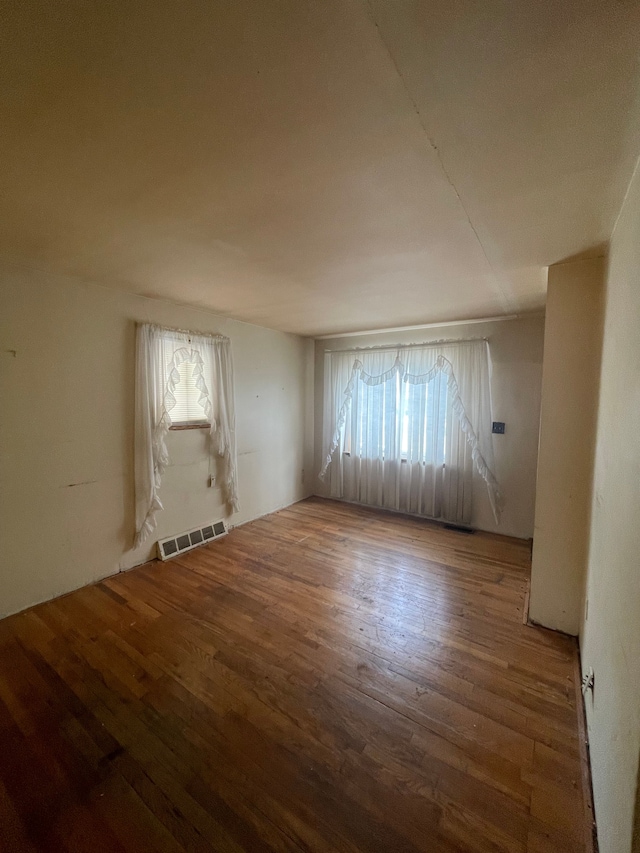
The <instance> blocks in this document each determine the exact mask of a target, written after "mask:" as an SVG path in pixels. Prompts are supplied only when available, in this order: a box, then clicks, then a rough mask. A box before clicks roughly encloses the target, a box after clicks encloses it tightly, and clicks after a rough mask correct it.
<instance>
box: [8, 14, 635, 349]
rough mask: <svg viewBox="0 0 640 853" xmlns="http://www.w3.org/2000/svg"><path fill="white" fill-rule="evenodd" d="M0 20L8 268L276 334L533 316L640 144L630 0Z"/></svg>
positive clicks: (602, 214)
mask: <svg viewBox="0 0 640 853" xmlns="http://www.w3.org/2000/svg"><path fill="white" fill-rule="evenodd" d="M0 16H1V19H0V76H1V79H2V89H1V92H0V163H1V164H2V165H1V168H0V258H4V259H8V260H11V261H14V262H18V263H24V264H28V265H31V266H34V267H38V268H39V269H44V270H50V271H52V272H60V273H66V274H69V275H75V276H79V277H82V278H85V279H91V280H94V281H97V282H100V283H102V284H107V285H110V286H113V287H118V288H123V289H127V290H131V291H134V292H136V293H141V294H145V295H150V296H159V297H165V298H169V299H173V300H175V301H179V302H184V303H191V304H195V305H199V306H203V307H206V308H208V309H211V310H213V311H216V312H219V313H223V314H228V315H230V316H233V317H237V318H240V319H244V320H248V321H251V322H254V323H259V324H262V325H265V326H270V327H273V328H278V329H283V330H286V331H292V332H298V333H301V334H327V333H331V332H340V331H352V330H358V329H370V328H383V327H389V326H400V325H409V324H420V323H428V322H435V321H439V320H443V321H444V320H452V319H464V318H470V317H480V316H487V315H498V314H505V313H513V312H525V311H529V310H535V309H538V308H540V307H541V306H542V305H543V304H544V294H545V288H546V266H547V265H549V264H552V263H555V262H558V261H561V260H563V259H566V258H568V257H571V256H575V255H579V254H582V253H587V254H589V253H598V252H600V251H601V250H602V244H603V243H605V242H606V240H607V238H608V237H609V236H610V233H611V230H612V227H613V224H614V222H615V217H616V215H617V212H618V210H619V208H620V205H621V202H622V198H623V195H624V192H625V189H626V186H627V183H628V180H629V178H630V176H631V172H632V169H633V164H634V161H635V158H636V156H637V154H638V149H639V148H640V144H639V142H638V138H639V132H640V111H639V110H638V109H637V106H638V101H637V97H638V80H639V67H638V56H639V55H640V52H639V47H640V3H638V2H637V0H632V1H631V0H630V2H625V0H620V2H616V1H615V0H610V2H587V0H562V2H550V0H549V2H540V0H478V2H469V0H465V2H463V0H431V2H418V0H395V2H392V1H391V0H369V2H367V0H322V2H316V0H225V2H221V0H213V2H212V0H181V2H177V0H148V2H143V0H109V2H108V3H87V2H83V0H59V2H51V0H41V2H34V0H15V2H14V1H13V0H12V2H9V3H6V4H3V7H2V11H1V12H0Z"/></svg>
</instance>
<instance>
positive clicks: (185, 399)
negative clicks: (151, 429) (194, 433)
mask: <svg viewBox="0 0 640 853" xmlns="http://www.w3.org/2000/svg"><path fill="white" fill-rule="evenodd" d="M185 350H186V352H184V353H182V355H183V356H185V360H184V361H179V363H176V352H175V351H174V348H173V347H170V346H169V347H166V351H165V364H166V370H167V376H168V375H169V373H170V371H171V370H172V369H175V370H177V372H178V373H179V375H180V378H179V379H178V381H177V383H176V385H175V387H174V388H173V389H172V392H171V393H172V395H173V398H174V399H175V403H174V405H173V407H172V408H171V410H170V416H171V427H170V429H198V428H203V427H208V426H210V419H209V418H208V417H207V413H206V410H205V406H206V399H207V398H206V397H204V396H203V393H202V389H201V387H199V384H200V386H201V385H202V383H199V382H198V380H199V377H200V376H202V378H203V380H204V384H205V386H206V388H207V393H208V396H209V398H211V395H212V392H213V379H212V377H211V371H210V370H208V369H207V365H206V363H205V364H202V365H199V362H198V361H196V360H194V359H193V358H192V353H194V352H197V351H196V350H190V349H188V348H185ZM178 353H180V350H178ZM203 361H204V359H203ZM199 367H200V369H199Z"/></svg>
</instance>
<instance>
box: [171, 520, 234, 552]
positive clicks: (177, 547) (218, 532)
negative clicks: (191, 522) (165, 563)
mask: <svg viewBox="0 0 640 853" xmlns="http://www.w3.org/2000/svg"><path fill="white" fill-rule="evenodd" d="M226 535H227V528H226V527H225V525H224V521H215V522H214V523H213V524H207V525H205V526H204V527H195V528H194V529H193V530H187V532H186V533H180V534H179V535H178V536H170V537H169V538H168V539H159V540H158V557H159V558H160V559H161V560H169V559H171V557H177V556H178V554H184V552H185V551H191V549H192V548H197V547H198V545H204V544H205V543H206V542H211V541H212V540H213V539H219V538H220V537H221V536H226Z"/></svg>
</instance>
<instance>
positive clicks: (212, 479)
mask: <svg viewBox="0 0 640 853" xmlns="http://www.w3.org/2000/svg"><path fill="white" fill-rule="evenodd" d="M215 484H216V478H215V477H214V476H213V475H212V474H209V482H208V486H209V488H210V489H212V488H213V487H214V486H215Z"/></svg>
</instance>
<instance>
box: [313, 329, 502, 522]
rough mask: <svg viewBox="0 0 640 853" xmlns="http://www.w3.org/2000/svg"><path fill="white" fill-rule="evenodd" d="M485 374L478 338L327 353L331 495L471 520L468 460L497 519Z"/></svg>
mask: <svg viewBox="0 0 640 853" xmlns="http://www.w3.org/2000/svg"><path fill="white" fill-rule="evenodd" d="M489 375H490V374H489V358H488V346H487V342H486V341H483V340H469V341H447V342H441V343H436V344H425V345H418V346H407V347H398V348H395V347H394V348H389V347H381V348H379V349H375V348H372V349H370V350H351V351H349V350H344V351H340V352H329V353H327V354H326V356H325V388H324V412H323V442H324V452H323V466H322V469H321V471H320V476H321V478H324V476H325V474H327V473H328V475H329V486H330V494H331V495H332V496H333V497H343V498H346V499H347V500H353V501H357V502H359V503H367V504H373V505H375V506H382V507H387V508H389V509H395V510H400V511H403V512H411V513H416V514H420V515H426V516H430V517H432V518H446V519H447V520H450V521H455V522H463V523H469V522H470V520H471V504H472V493H473V482H472V474H473V468H474V467H475V469H476V471H477V472H478V474H479V475H480V476H481V477H482V478H483V479H484V481H485V482H486V484H487V489H488V492H489V499H490V501H491V505H492V507H493V509H494V513H495V516H496V520H498V517H499V510H500V500H501V498H500V493H499V489H498V484H497V482H496V479H495V476H494V473H493V448H492V440H491V394H490V385H489Z"/></svg>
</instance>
